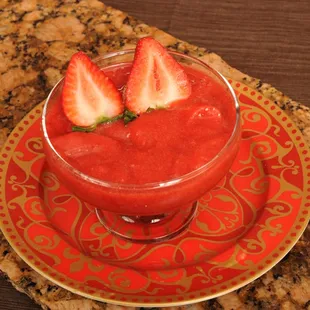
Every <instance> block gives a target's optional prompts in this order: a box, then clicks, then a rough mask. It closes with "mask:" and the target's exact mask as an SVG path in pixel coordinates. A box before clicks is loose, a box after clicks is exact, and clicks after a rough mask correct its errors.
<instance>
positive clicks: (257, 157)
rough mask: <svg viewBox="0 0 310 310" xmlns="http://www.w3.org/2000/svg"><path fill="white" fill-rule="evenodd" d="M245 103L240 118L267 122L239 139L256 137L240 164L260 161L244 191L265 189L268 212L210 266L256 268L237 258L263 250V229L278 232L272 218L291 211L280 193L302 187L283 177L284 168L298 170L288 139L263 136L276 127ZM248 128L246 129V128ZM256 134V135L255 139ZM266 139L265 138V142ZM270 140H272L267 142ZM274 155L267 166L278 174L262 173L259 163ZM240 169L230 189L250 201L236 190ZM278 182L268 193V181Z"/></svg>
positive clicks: (296, 195)
mask: <svg viewBox="0 0 310 310" xmlns="http://www.w3.org/2000/svg"><path fill="white" fill-rule="evenodd" d="M243 106H245V107H246V109H244V110H243V111H242V118H243V119H246V120H250V121H251V122H253V123H255V122H256V121H260V120H261V118H265V119H266V120H267V122H268V125H269V126H266V127H265V128H264V130H262V131H259V130H256V129H255V126H253V127H254V129H253V130H252V132H254V133H255V134H256V135H254V136H252V137H251V138H243V139H253V137H254V139H255V140H257V141H256V142H255V143H252V147H251V149H250V154H249V158H248V159H247V160H244V161H243V164H244V165H245V166H246V165H248V164H250V163H251V161H253V160H254V161H257V162H259V163H260V164H259V165H257V167H260V175H259V176H258V177H257V178H256V179H254V180H252V182H251V183H250V186H249V188H246V189H244V192H249V193H253V194H256V195H258V194H263V193H266V192H267V193H268V199H267V200H266V203H265V205H264V207H263V209H264V210H262V211H264V212H269V213H270V216H269V217H267V218H266V219H265V221H264V222H261V221H258V222H256V223H255V224H254V229H257V230H258V232H257V234H256V235H255V238H247V236H245V237H244V238H243V239H242V241H243V242H244V243H245V244H244V245H241V243H240V242H239V243H238V244H236V246H235V249H234V252H233V254H232V255H231V257H230V258H229V259H227V260H226V261H224V262H218V261H212V263H214V264H215V266H214V267H213V268H211V270H215V271H216V270H220V269H221V268H234V269H238V270H249V269H252V270H255V269H256V268H257V264H256V263H254V262H253V261H252V260H243V264H240V263H239V261H240V259H241V260H242V258H246V257H249V256H251V255H253V254H261V253H263V252H264V251H265V250H266V240H265V239H264V238H263V235H264V234H265V233H266V232H269V233H270V236H271V237H272V236H277V235H278V234H279V233H281V232H282V226H281V224H274V222H275V221H276V220H279V219H280V218H284V217H287V216H288V215H289V214H290V213H291V211H292V205H291V204H290V203H288V202H287V201H286V200H284V199H283V198H281V196H283V194H284V193H286V192H290V193H291V194H290V196H291V198H292V199H295V200H298V199H301V198H302V195H303V191H302V189H300V188H298V187H297V186H295V185H294V184H292V183H291V182H289V180H286V179H285V173H286V172H287V171H289V170H290V171H291V173H292V174H293V175H298V174H299V173H300V166H299V165H297V164H296V163H295V161H294V160H291V159H288V158H289V157H288V156H287V155H288V154H289V153H290V152H291V151H292V150H293V148H294V144H293V142H292V141H285V142H283V145H282V144H280V143H279V140H280V139H279V140H277V139H275V138H273V137H271V136H269V135H268V136H267V133H268V131H269V130H270V128H274V130H275V132H274V133H275V135H276V136H277V135H279V133H280V130H281V129H280V127H279V126H277V125H273V124H272V120H271V117H270V116H269V115H268V114H267V113H266V112H265V111H263V110H261V109H259V108H257V107H255V106H249V105H245V104H243ZM248 130H249V129H248ZM263 136H265V139H259V138H260V137H263ZM257 138H258V139H257ZM266 140H269V141H267V142H266ZM271 144H273V145H272V146H271ZM274 147H276V152H270V151H271V149H272V148H274ZM274 158H277V164H276V165H272V166H271V169H274V170H280V174H279V177H277V176H274V175H265V173H264V171H263V169H262V167H263V164H266V161H268V160H271V159H274ZM240 172H241V170H240V171H236V172H234V173H233V175H232V176H231V178H230V180H229V183H230V186H231V187H232V188H233V189H234V192H235V193H237V195H239V196H240V197H241V198H242V199H243V200H244V201H246V202H247V203H248V204H251V201H250V200H249V199H248V198H247V197H246V196H245V195H244V193H243V192H242V191H240V190H238V189H237V188H236V186H235V183H236V182H235V179H236V178H237V177H238V175H239V174H240ZM271 182H272V183H274V184H278V190H277V192H276V193H272V194H270V193H269V190H270V189H269V186H270V183H271Z"/></svg>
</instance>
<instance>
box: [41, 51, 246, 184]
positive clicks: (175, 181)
mask: <svg viewBox="0 0 310 310" xmlns="http://www.w3.org/2000/svg"><path fill="white" fill-rule="evenodd" d="M134 52H135V49H126V50H121V51H114V52H109V53H106V54H104V55H100V56H98V57H95V58H93V59H92V61H94V62H98V61H100V60H105V59H109V58H112V57H114V56H122V55H126V54H134ZM168 52H169V54H171V55H174V56H179V57H181V58H185V59H188V60H190V61H192V62H195V63H197V64H199V65H201V66H202V67H204V68H206V69H208V70H209V71H211V72H212V73H213V74H214V75H215V76H217V78H219V79H220V80H221V82H223V83H224V84H225V85H226V87H227V88H228V90H229V92H230V94H231V96H232V98H233V100H234V106H235V111H236V119H235V125H234V128H233V130H232V133H231V135H230V137H229V139H228V140H227V141H226V143H225V145H224V146H223V147H222V149H221V150H220V151H219V153H218V154H217V155H216V156H214V157H213V158H212V159H211V160H210V161H208V162H207V163H206V164H204V165H202V166H200V167H199V168H197V169H195V170H193V171H191V172H188V173H186V174H184V175H181V176H179V177H176V178H172V179H170V180H165V181H158V182H151V183H144V184H128V183H125V184H124V183H116V182H110V181H104V180H100V179H97V178H94V177H91V176H89V175H87V174H85V173H83V172H81V171H80V170H78V169H76V168H75V167H73V166H72V165H70V164H69V163H68V162H67V161H66V160H65V159H64V158H62V156H61V155H60V154H59V153H58V152H57V150H56V149H55V148H54V146H53V144H52V143H51V140H50V138H49V136H48V133H47V129H46V125H45V123H46V112H47V107H48V103H49V101H50V99H51V97H52V96H53V93H54V91H55V90H56V89H57V87H58V86H59V85H60V84H61V83H62V82H63V81H64V76H63V77H62V78H61V79H60V80H59V81H58V82H57V83H56V84H55V86H54V87H53V88H52V90H51V91H50V92H49V95H48V97H47V98H46V101H45V103H44V107H43V111H42V118H41V127H42V131H43V137H44V139H45V141H46V142H47V144H48V147H49V148H50V149H51V150H52V152H53V153H54V154H55V155H56V157H57V158H58V159H60V160H61V162H62V164H63V165H64V166H65V167H66V168H68V169H69V170H70V171H71V172H72V173H74V174H75V175H76V176H78V177H79V178H82V179H83V180H85V181H87V182H90V183H92V184H95V185H100V186H102V187H106V188H115V189H118V190H119V189H125V190H129V189H131V190H133V189H134V190H140V189H144V190H146V189H156V188H166V187H169V186H173V185H176V184H179V183H183V182H185V181H188V180H190V179H192V178H194V177H196V176H198V175H200V174H201V173H203V172H205V171H206V170H208V168H209V167H211V166H212V165H213V164H215V163H216V162H217V161H218V160H219V159H220V158H221V157H222V155H223V154H225V151H226V150H227V149H229V147H230V146H231V144H232V143H233V141H234V139H235V136H236V135H237V134H238V131H239V129H240V105H239V102H238V99H237V96H236V94H235V92H234V90H233V88H232V86H231V85H230V84H229V82H228V81H227V79H226V78H225V77H224V76H223V75H222V74H221V73H220V72H219V71H217V70H216V69H214V68H212V67H211V66H209V65H208V64H207V63H205V62H204V61H202V60H200V59H198V58H195V57H193V56H189V55H186V54H183V53H180V52H175V51H171V50H168Z"/></svg>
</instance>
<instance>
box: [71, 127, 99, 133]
mask: <svg viewBox="0 0 310 310" xmlns="http://www.w3.org/2000/svg"><path fill="white" fill-rule="evenodd" d="M96 127H97V125H92V126H89V127H81V126H72V131H79V132H92V131H94V130H95V129H96Z"/></svg>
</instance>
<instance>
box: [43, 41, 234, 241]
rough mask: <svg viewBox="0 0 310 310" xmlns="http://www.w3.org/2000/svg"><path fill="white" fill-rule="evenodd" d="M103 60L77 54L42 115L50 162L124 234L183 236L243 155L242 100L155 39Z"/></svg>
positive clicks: (202, 67)
mask: <svg viewBox="0 0 310 310" xmlns="http://www.w3.org/2000/svg"><path fill="white" fill-rule="evenodd" d="M97 63H98V65H96V64H95V63H94V62H92V61H91V60H90V59H89V58H88V57H87V56H86V55H85V54H84V53H82V52H79V53H77V54H75V55H73V57H72V58H71V60H70V63H69V66H68V69H67V72H66V76H65V78H64V80H62V81H60V82H59V84H57V85H56V86H55V88H54V89H53V90H52V92H51V94H50V96H49V98H48V100H47V103H46V105H45V108H44V111H43V117H42V128H43V136H44V139H43V141H44V149H45V154H46V159H47V162H48V164H49V166H50V168H51V169H52V170H53V171H54V172H55V174H56V175H57V176H58V178H59V179H60V181H61V182H62V183H63V184H64V185H66V187H67V188H68V189H69V190H70V191H71V192H73V193H74V194H76V195H77V196H78V197H79V198H80V199H82V200H83V201H85V202H87V203H89V204H91V205H93V206H94V207H95V208H96V210H97V215H98V217H99V219H100V221H101V222H102V223H103V224H104V225H105V226H106V228H107V229H109V230H110V231H111V232H113V233H115V234H116V235H118V236H121V237H123V238H126V239H129V240H138V241H142V242H144V241H146V242H155V241H158V240H162V238H168V237H169V238H170V237H172V236H175V235H176V234H177V233H179V232H180V231H182V230H183V229H184V228H185V227H186V226H187V225H188V223H189V222H190V220H191V218H192V216H194V214H195V209H196V203H195V202H196V201H197V200H198V199H199V198H200V197H202V196H203V195H204V194H205V193H206V192H207V191H209V190H210V189H212V188H213V187H214V186H215V185H216V184H217V183H218V182H219V181H220V180H221V179H222V178H223V177H224V176H225V175H226V174H227V172H228V170H229V168H230V166H231V165H232V163H233V161H234V159H235V157H236V155H237V152H238V150H239V142H240V119H239V106H238V102H237V99H236V97H235V95H234V93H233V91H232V89H231V88H230V86H229V85H228V83H227V82H226V81H225V80H224V79H223V78H222V77H221V76H220V74H218V73H217V72H216V71H214V70H212V69H211V68H210V67H208V66H207V65H205V64H204V63H202V62H200V61H198V60H196V59H194V58H192V57H189V56H186V55H181V54H178V53H172V52H168V51H167V50H166V49H165V48H164V47H163V46H161V45H160V44H159V43H158V42H157V41H155V40H154V39H152V38H143V39H140V41H139V42H138V44H137V48H136V50H135V51H133V50H129V51H123V52H118V53H111V54H108V55H105V56H104V57H101V58H98V60H97ZM99 213H100V214H99ZM126 223H127V224H128V225H129V226H130V227H127V226H126V225H127V224H126ZM154 223H156V225H151V224H154ZM124 225H125V226H124ZM132 225H134V226H132ZM149 225H151V226H152V227H151V228H150V226H149ZM167 225H168V226H167ZM112 226H113V228H112ZM120 229H122V230H123V231H122V232H120ZM167 231H169V233H168V235H167ZM146 232H147V233H146ZM154 240H155V241H154Z"/></svg>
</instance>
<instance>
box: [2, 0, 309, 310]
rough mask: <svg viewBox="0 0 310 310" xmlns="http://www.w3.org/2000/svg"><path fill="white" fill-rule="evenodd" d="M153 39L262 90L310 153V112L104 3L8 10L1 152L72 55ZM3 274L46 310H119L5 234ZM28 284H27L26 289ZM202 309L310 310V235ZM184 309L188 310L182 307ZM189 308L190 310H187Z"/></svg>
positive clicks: (48, 3)
mask: <svg viewBox="0 0 310 310" xmlns="http://www.w3.org/2000/svg"><path fill="white" fill-rule="evenodd" d="M147 35H151V36H153V37H155V38H156V39H157V40H159V41H160V42H161V43H162V44H164V45H165V46H167V47H168V48H170V49H173V50H177V51H180V52H183V53H187V54H190V55H193V56H196V57H199V58H201V59H203V60H204V61H205V62H207V63H208V64H210V65H211V66H213V67H214V68H215V69H217V70H219V71H220V72H221V73H222V74H224V75H225V76H226V77H228V78H232V79H234V80H237V81H241V82H243V83H245V84H247V85H248V86H250V87H252V88H254V89H256V90H258V91H259V92H261V93H262V94H263V95H264V96H266V97H268V98H269V99H271V100H272V101H274V102H275V104H277V105H279V106H280V107H281V109H283V110H284V111H285V112H286V113H287V114H288V115H289V116H290V117H291V118H292V119H293V120H294V122H295V123H296V124H297V126H298V127H299V129H300V130H301V131H302V133H303V135H304V137H305V139H306V141H307V142H308V143H309V145H310V111H309V108H307V107H305V106H303V105H301V104H300V103H297V102H295V101H293V100H291V99H290V98H288V97H287V96H285V95H284V94H282V93H281V92H279V91H278V90H276V89H275V88H273V87H272V86H271V85H268V84H265V83H263V82H262V81H260V80H258V79H255V78H252V77H250V76H247V75H245V74H243V73H241V72H240V71H238V70H237V69H234V68H232V67H230V66H229V65H228V64H227V63H225V62H224V61H223V60H222V59H221V58H220V57H219V56H218V55H216V54H215V53H209V52H208V51H207V50H205V49H202V48H198V47H196V46H193V45H190V44H188V43H186V42H183V41H180V40H177V39H176V38H174V37H172V36H170V35H168V34H166V33H165V32H163V31H161V30H159V29H157V28H154V27H150V26H148V25H146V24H144V23H143V22H140V21H139V20H136V19H134V18H132V17H130V16H127V15H126V14H125V13H123V12H121V11H118V10H115V9H113V8H111V7H107V6H105V5H104V4H102V3H101V2H99V1H96V0H87V1H86V0H83V1H73V0H67V1H61V0H44V1H43V0H41V1H39V0H38V1H35V0H24V1H16V2H15V4H14V1H10V0H2V1H1V2H0V120H1V123H0V147H1V146H2V145H3V143H4V142H5V140H6V138H7V136H8V135H9V133H10V132H11V130H12V129H13V128H14V127H15V126H16V124H17V123H18V122H19V121H20V120H21V119H22V118H23V116H25V115H26V114H27V113H28V112H29V111H30V110H31V109H32V108H33V107H34V106H35V105H37V104H38V103H40V102H41V101H43V100H44V99H45V98H46V96H47V94H48V93H49V91H50V89H51V87H52V86H53V85H54V84H55V83H56V82H57V81H58V80H59V78H60V77H61V76H62V75H63V74H64V72H65V70H66V66H67V63H68V61H69V59H70V57H71V55H72V54H74V53H75V52H77V51H79V50H82V51H85V52H86V53H87V54H88V55H89V56H90V57H95V56H97V55H99V54H103V53H105V52H108V51H112V50H119V49H127V48H132V47H134V46H135V44H136V42H137V39H138V38H141V37H143V36H147ZM0 269H1V270H2V272H3V273H4V274H5V276H6V277H7V278H8V279H9V280H10V281H11V282H12V284H13V285H14V286H15V287H16V289H17V290H19V291H22V292H25V293H26V294H28V295H29V296H30V297H31V298H33V299H34V300H35V301H36V302H37V303H39V304H41V305H42V307H43V308H45V309H106V308H112V307H113V308H117V307H116V306H112V305H106V304H103V303H99V302H96V301H92V300H88V299H85V298H82V297H80V296H77V295H74V294H72V293H70V292H68V291H66V290H64V289H62V288H60V287H58V286H56V285H54V284H53V283H51V282H49V281H47V280H45V279H44V278H43V277H41V276H40V275H38V274H37V273H36V272H35V271H33V270H32V269H31V268H30V267H29V266H27V265H26V264H25V263H23V262H22V260H21V259H20V258H19V257H18V256H17V255H16V253H15V252H14V251H13V249H12V248H11V247H10V246H9V244H8V243H7V241H6V240H5V238H4V236H3V235H2V234H1V233H0ZM25 279H26V281H25ZM191 307H192V308H197V309H310V227H309V225H308V228H307V230H306V232H305V233H304V235H303V236H302V238H301V239H300V241H299V242H298V243H297V244H296V246H295V247H294V248H293V250H292V251H291V252H290V253H289V254H288V255H287V256H286V257H285V258H284V259H283V260H282V262H281V263H279V264H278V265H276V266H275V267H274V268H273V269H272V270H271V271H269V272H268V273H266V274H265V275H264V276H262V277H261V278H259V279H257V280H256V281H254V282H252V283H250V284H249V285H247V286H245V287H243V288H241V289H239V290H237V291H236V292H233V293H230V294H228V295H225V296H222V297H219V298H217V299H215V300H210V301H206V302H203V303H200V304H196V305H193V306H191ZM181 308H182V307H181ZM187 308H188V306H187Z"/></svg>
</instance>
